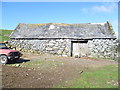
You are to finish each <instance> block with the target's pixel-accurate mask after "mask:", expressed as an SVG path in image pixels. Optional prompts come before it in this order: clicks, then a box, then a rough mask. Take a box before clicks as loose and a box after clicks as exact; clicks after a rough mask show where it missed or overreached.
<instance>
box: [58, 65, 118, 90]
mask: <svg viewBox="0 0 120 90" xmlns="http://www.w3.org/2000/svg"><path fill="white" fill-rule="evenodd" d="M57 88H118V66H117V65H110V66H105V67H102V68H99V69H97V70H94V71H92V72H85V73H83V74H82V75H81V76H79V77H78V78H75V79H74V80H71V81H68V82H67V83H66V82H64V83H63V84H62V85H59V86H58V87H57Z"/></svg>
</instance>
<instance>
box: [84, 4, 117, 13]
mask: <svg viewBox="0 0 120 90" xmlns="http://www.w3.org/2000/svg"><path fill="white" fill-rule="evenodd" d="M117 8H118V6H117V3H104V4H103V5H101V6H93V7H90V8H82V11H83V12H84V13H89V12H92V13H96V12H105V13H110V12H112V11H114V10H117Z"/></svg>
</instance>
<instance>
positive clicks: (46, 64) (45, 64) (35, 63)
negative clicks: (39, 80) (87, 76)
mask: <svg viewBox="0 0 120 90" xmlns="http://www.w3.org/2000/svg"><path fill="white" fill-rule="evenodd" d="M18 64H19V65H20V66H19V67H28V68H50V67H56V66H58V65H60V64H62V61H52V60H50V61H49V60H30V61H28V62H23V63H15V64H6V65H7V66H17V65H18Z"/></svg>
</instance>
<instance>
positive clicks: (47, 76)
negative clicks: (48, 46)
mask: <svg viewBox="0 0 120 90" xmlns="http://www.w3.org/2000/svg"><path fill="white" fill-rule="evenodd" d="M22 58H24V59H27V60H30V61H29V62H33V61H35V62H36V61H37V62H38V61H40V60H46V61H52V62H56V61H57V62H58V61H60V63H54V64H53V65H52V66H49V67H48V68H41V67H42V66H44V65H45V63H42V64H40V68H37V67H29V68H28V67H15V66H7V65H3V67H2V71H3V72H2V75H3V78H2V80H3V87H4V88H52V87H54V86H56V85H59V84H60V83H63V82H66V83H67V81H68V80H72V79H73V78H76V77H78V76H80V75H81V74H82V73H84V72H86V71H90V70H92V69H93V68H99V67H103V66H106V65H110V64H117V62H115V61H107V60H106V61H103V60H90V59H85V58H72V57H57V56H52V55H36V54H30V53H24V55H23V57H22ZM25 63H28V62H25ZM29 64H31V63H29ZM21 65H22V64H21Z"/></svg>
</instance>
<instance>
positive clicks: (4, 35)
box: [0, 29, 13, 42]
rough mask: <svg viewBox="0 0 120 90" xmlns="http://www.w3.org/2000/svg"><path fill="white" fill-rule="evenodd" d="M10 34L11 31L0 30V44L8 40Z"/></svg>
mask: <svg viewBox="0 0 120 90" xmlns="http://www.w3.org/2000/svg"><path fill="white" fill-rule="evenodd" d="M12 32H13V30H4V29H0V42H2V41H6V40H8V38H9V35H10V34H11V33H12Z"/></svg>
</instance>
